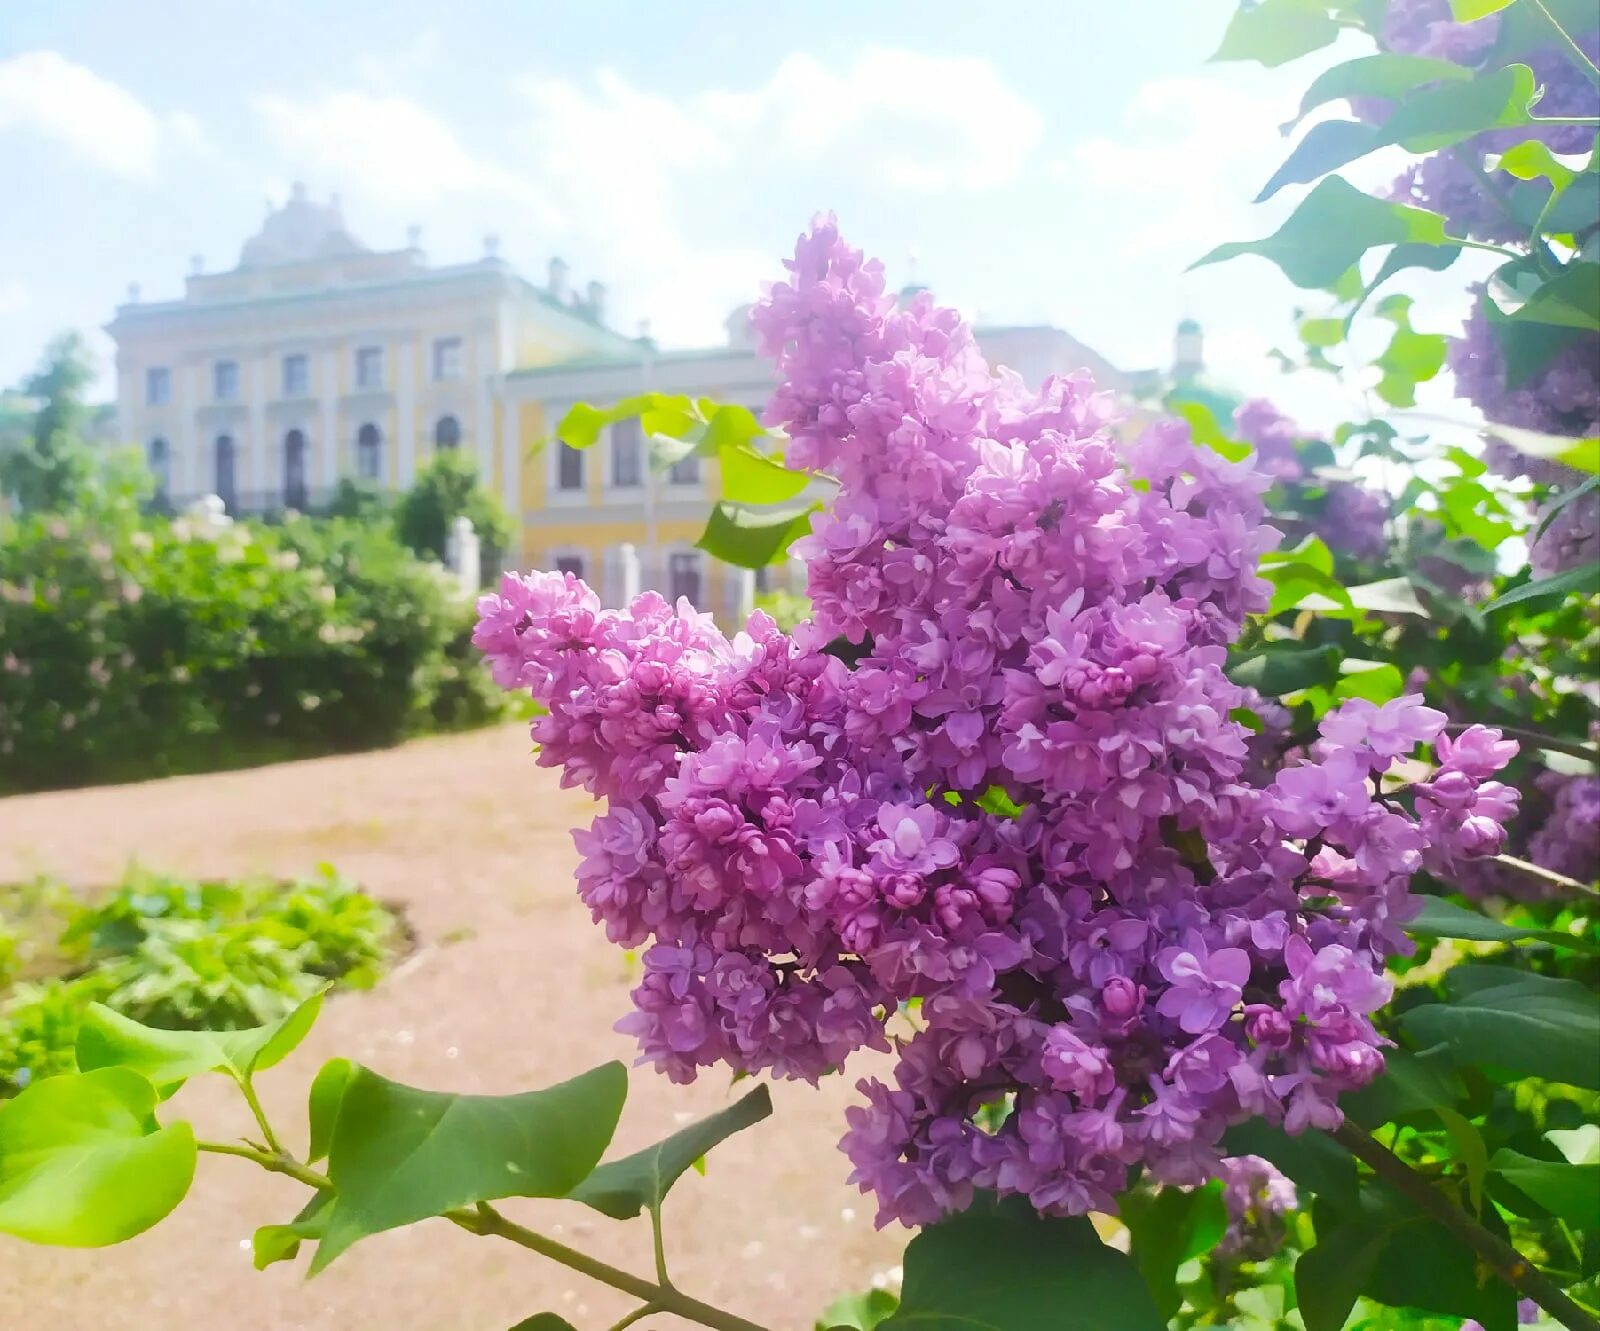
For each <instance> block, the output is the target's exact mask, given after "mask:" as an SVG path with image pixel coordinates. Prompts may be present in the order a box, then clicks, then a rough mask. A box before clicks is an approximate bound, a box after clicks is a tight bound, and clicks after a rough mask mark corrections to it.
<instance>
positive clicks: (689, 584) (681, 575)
mask: <svg viewBox="0 0 1600 1331" xmlns="http://www.w3.org/2000/svg"><path fill="white" fill-rule="evenodd" d="M700 592H701V587H700V556H699V555H697V554H695V553H694V552H693V551H691V550H680V551H677V552H676V553H674V554H671V555H668V556H667V599H668V600H670V601H671V602H672V603H673V604H674V605H676V604H677V602H678V598H679V597H680V596H686V597H688V598H689V604H690V605H693V606H699V604H700Z"/></svg>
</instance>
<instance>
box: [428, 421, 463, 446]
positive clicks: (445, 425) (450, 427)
mask: <svg viewBox="0 0 1600 1331" xmlns="http://www.w3.org/2000/svg"><path fill="white" fill-rule="evenodd" d="M460 443H461V422H460V421H458V420H457V419H456V418H455V417H454V416H441V417H439V423H438V424H437V425H435V426H434V427H433V446H434V448H435V449H437V450H438V451H439V452H441V453H442V452H444V450H445V449H447V448H455V447H456V446H457V445H458V444H460Z"/></svg>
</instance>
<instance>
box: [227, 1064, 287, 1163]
mask: <svg viewBox="0 0 1600 1331" xmlns="http://www.w3.org/2000/svg"><path fill="white" fill-rule="evenodd" d="M234 1082H235V1083H236V1084H237V1085H238V1087H239V1093H240V1094H241V1095H243V1096H244V1102H245V1103H246V1104H247V1105H249V1106H250V1112H251V1113H252V1114H254V1115H255V1119H256V1126H257V1127H259V1128H260V1129H261V1136H262V1137H263V1138H264V1139H265V1141H266V1143H267V1148H268V1149H269V1150H271V1151H272V1152H273V1153H274V1154H276V1155H287V1152H286V1151H285V1150H284V1149H283V1145H282V1143H280V1142H279V1141H278V1138H277V1136H276V1135H275V1134H274V1133H273V1131H272V1124H270V1123H268V1122H267V1111H266V1110H264V1109H263V1108H262V1107H261V1101H260V1100H258V1099H257V1098H256V1088H255V1087H254V1086H252V1085H251V1084H250V1077H249V1075H248V1074H247V1075H245V1076H242V1077H235V1078H234Z"/></svg>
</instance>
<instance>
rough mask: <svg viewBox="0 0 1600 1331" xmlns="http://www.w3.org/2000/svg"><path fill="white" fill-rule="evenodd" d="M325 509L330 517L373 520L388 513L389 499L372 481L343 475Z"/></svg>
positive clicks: (364, 520)
mask: <svg viewBox="0 0 1600 1331" xmlns="http://www.w3.org/2000/svg"><path fill="white" fill-rule="evenodd" d="M324 511H325V512H326V514H327V516H328V517H330V518H357V519H359V520H361V521H363V522H372V521H376V520H377V519H379V518H382V517H384V516H385V515H386V514H387V513H388V511H389V500H388V497H387V496H386V495H385V494H384V493H383V491H382V490H380V489H379V488H378V486H377V485H375V484H374V483H373V482H372V481H369V480H364V479H362V478H360V477H357V476H341V477H340V478H339V483H338V485H336V486H335V487H334V490H333V497H332V498H331V499H329V500H328V503H327V506H326V508H325V509H324Z"/></svg>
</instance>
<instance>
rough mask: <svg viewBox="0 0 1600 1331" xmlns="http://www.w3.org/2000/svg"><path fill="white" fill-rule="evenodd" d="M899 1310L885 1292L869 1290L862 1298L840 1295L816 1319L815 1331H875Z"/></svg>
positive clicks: (892, 1297)
mask: <svg viewBox="0 0 1600 1331" xmlns="http://www.w3.org/2000/svg"><path fill="white" fill-rule="evenodd" d="M899 1306H900V1300H899V1299H897V1298H896V1297H895V1296H894V1295H893V1294H891V1293H890V1292H889V1291H888V1290H886V1289H869V1290H865V1291H863V1292H862V1293H860V1294H841V1295H840V1296H839V1297H838V1298H836V1299H835V1300H834V1301H833V1302H832V1303H830V1304H829V1305H828V1306H827V1307H826V1308H825V1309H824V1310H823V1313H822V1316H821V1317H819V1318H817V1325H816V1331H873V1328H874V1327H876V1326H877V1325H878V1324H879V1323H880V1322H882V1321H883V1320H884V1319H885V1318H886V1317H888V1316H889V1314H890V1313H892V1312H894V1310H895V1309H896V1308H898V1307H899Z"/></svg>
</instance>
